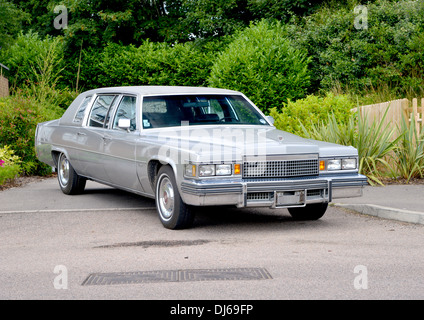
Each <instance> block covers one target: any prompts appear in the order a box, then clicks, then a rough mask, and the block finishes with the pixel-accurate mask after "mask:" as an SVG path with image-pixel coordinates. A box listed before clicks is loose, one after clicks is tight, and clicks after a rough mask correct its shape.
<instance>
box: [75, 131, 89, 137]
mask: <svg viewBox="0 0 424 320" xmlns="http://www.w3.org/2000/svg"><path fill="white" fill-rule="evenodd" d="M77 135H78V136H80V137H83V136H86V135H87V134H86V133H84V132H77Z"/></svg>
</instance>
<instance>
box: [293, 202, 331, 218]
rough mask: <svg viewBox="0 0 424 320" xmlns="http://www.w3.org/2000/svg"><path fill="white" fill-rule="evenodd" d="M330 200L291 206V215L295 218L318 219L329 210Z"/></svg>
mask: <svg viewBox="0 0 424 320" xmlns="http://www.w3.org/2000/svg"><path fill="white" fill-rule="evenodd" d="M327 207H328V202H324V203H313V204H308V205H306V206H305V207H299V208H289V209H288V210H289V212H290V215H291V216H292V218H293V219H294V220H299V221H302V220H303V221H305V220H318V219H320V218H321V217H322V216H323V215H324V213H325V211H326V210H327Z"/></svg>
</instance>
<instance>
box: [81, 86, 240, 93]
mask: <svg viewBox="0 0 424 320" xmlns="http://www.w3.org/2000/svg"><path fill="white" fill-rule="evenodd" d="M109 92H110V93H115V92H116V93H132V94H141V95H169V94H240V92H238V91H233V90H227V89H219V88H209V87H184V86H126V87H108V88H98V89H93V90H89V91H86V92H84V93H85V94H90V93H96V94H98V93H109Z"/></svg>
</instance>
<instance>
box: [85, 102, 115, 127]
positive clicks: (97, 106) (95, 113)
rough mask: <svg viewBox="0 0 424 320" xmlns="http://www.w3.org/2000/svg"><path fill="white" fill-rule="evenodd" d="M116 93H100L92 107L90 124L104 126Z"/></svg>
mask: <svg viewBox="0 0 424 320" xmlns="http://www.w3.org/2000/svg"><path fill="white" fill-rule="evenodd" d="M115 98H116V96H115V95H99V96H98V97H97V99H96V101H95V102H94V105H93V108H92V109H91V113H90V118H89V122H88V125H89V126H90V127H99V128H103V127H104V124H105V121H106V117H107V116H108V114H109V112H108V111H109V108H110V106H111V105H112V103H113V100H115Z"/></svg>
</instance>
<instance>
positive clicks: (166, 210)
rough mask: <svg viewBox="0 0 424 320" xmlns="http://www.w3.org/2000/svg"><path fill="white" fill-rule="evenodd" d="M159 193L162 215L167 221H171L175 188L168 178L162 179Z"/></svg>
mask: <svg viewBox="0 0 424 320" xmlns="http://www.w3.org/2000/svg"><path fill="white" fill-rule="evenodd" d="M158 191H159V192H158V195H159V199H158V201H159V209H160V213H161V215H162V217H163V218H164V219H165V220H169V219H170V218H171V216H172V213H173V212H174V188H173V186H172V183H171V181H170V180H169V178H168V177H164V178H162V180H161V181H160V184H159V190H158Z"/></svg>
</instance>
